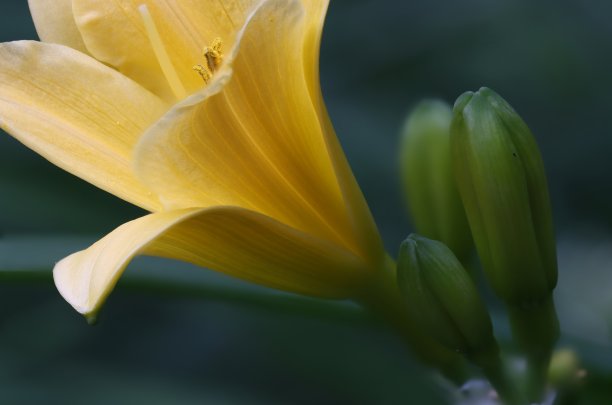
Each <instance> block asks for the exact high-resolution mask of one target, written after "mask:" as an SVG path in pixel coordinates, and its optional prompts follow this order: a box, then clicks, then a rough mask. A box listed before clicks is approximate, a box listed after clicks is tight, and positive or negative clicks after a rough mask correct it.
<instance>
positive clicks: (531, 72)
mask: <svg viewBox="0 0 612 405" xmlns="http://www.w3.org/2000/svg"><path fill="white" fill-rule="evenodd" d="M203 3H205V2H203ZM611 17H612V3H610V2H609V1H608V0H583V1H573V0H541V1H529V0H494V1H491V0H464V1H461V2H457V1H455V0H427V1H425V0H411V1H400V0H334V1H332V4H331V7H330V12H329V15H328V20H327V25H326V31H325V36H324V42H323V53H322V78H323V90H324V93H325V96H326V100H327V102H328V106H329V109H330V113H331V116H332V119H333V121H334V123H335V126H336V129H337V131H338V134H339V136H340V138H341V140H342V143H343V145H344V146H345V149H346V152H347V155H348V157H349V160H350V161H351V164H352V166H353V168H354V171H355V173H356V175H357V177H358V179H359V181H360V184H361V185H362V188H363V190H364V192H365V194H366V196H367V198H368V201H369V203H370V206H371V208H372V210H373V212H374V215H375V217H376V219H377V221H378V224H379V226H380V228H381V232H382V233H383V235H384V238H385V242H386V244H387V246H388V248H389V250H390V251H391V252H395V251H396V249H397V246H398V244H399V242H400V241H401V239H402V238H403V237H405V236H406V235H407V234H408V233H409V232H410V231H411V225H410V223H409V221H408V219H407V217H406V214H405V207H404V205H403V202H402V198H401V194H400V192H399V190H398V187H397V185H398V182H399V181H398V175H397V170H396V168H397V165H396V154H397V151H396V148H397V135H398V130H399V128H400V127H401V124H402V121H403V119H404V117H405V114H406V113H407V111H408V110H409V109H410V107H411V106H412V105H414V103H416V102H417V101H418V100H420V99H421V98H423V97H439V98H443V99H445V100H447V101H449V102H453V101H454V99H455V98H456V97H457V96H458V95H459V94H460V93H462V92H463V91H465V90H474V89H477V88H478V87H480V86H483V85H486V86H488V87H491V88H493V89H495V90H496V91H497V92H499V93H500V94H501V95H502V96H504V97H505V98H506V99H507V100H508V101H509V102H510V103H511V104H512V105H513V106H514V107H515V109H517V110H518V111H519V113H520V114H521V115H522V116H523V118H524V119H525V120H526V121H527V123H528V124H529V125H530V127H531V128H532V129H533V131H534V133H535V134H536V137H537V140H538V142H539V144H540V146H541V148H542V152H543V155H544V160H545V163H546V166H547V170H548V174H549V178H550V187H551V192H552V196H553V203H554V210H555V220H556V223H557V230H558V234H559V241H560V253H559V255H560V263H561V280H560V286H559V288H558V290H557V301H558V308H559V312H560V316H561V320H562V324H563V325H562V326H563V329H564V337H563V342H562V344H563V345H572V346H573V347H575V348H576V349H577V350H578V351H579V352H580V354H581V356H582V357H583V358H584V361H585V363H586V365H587V367H588V369H589V375H590V379H589V380H590V382H589V384H588V400H587V401H588V402H585V403H593V404H597V403H602V404H604V403H612V399H610V398H611V397H610V396H611V392H610V390H612V389H611V388H606V387H607V385H608V384H612V378H611V375H612V349H611V347H612V342H611V334H612V332H611V331H612V298H611V297H612V294H611V293H610V291H612V271H611V268H610V267H611V263H612V211H611V210H610V207H611V206H612V182H611V181H610V179H611V178H612V177H611V176H612V175H611V169H612V161H611V160H610V153H611V152H612V121H611V120H610V112H611V107H612V98H611V96H610V95H611V94H612V75H611V74H610V72H612V24H610V18H611ZM35 38H36V33H35V31H34V28H33V25H32V23H31V21H30V18H29V14H28V9H27V2H26V1H25V0H19V1H3V2H2V3H1V5H0V40H1V41H11V40H18V39H35ZM0 193H1V194H0V195H1V198H0V235H1V236H0V270H10V271H17V270H19V269H35V270H37V271H38V273H35V274H34V276H33V277H32V280H31V283H23V282H16V281H14V280H13V279H14V277H12V276H11V275H10V274H9V275H2V276H0V403H15V404H29V403H45V404H47V403H61V404H69V403H75V404H76V403H88V404H98V403H99V404H103V403H114V404H128V403H140V402H143V403H148V404H167V403H182V404H192V403H193V404H196V403H229V404H251V403H265V404H269V403H279V404H281V403H282V404H287V403H291V404H311V403H321V404H326V403H330V404H331V403H353V404H396V403H398V404H399V403H440V402H441V401H442V399H441V398H440V396H439V391H440V390H439V389H437V387H436V386H435V385H434V384H433V383H431V382H428V381H430V379H428V378H427V377H428V374H427V372H426V371H425V370H423V369H422V368H421V367H420V366H418V365H417V364H415V363H414V362H413V361H412V360H411V357H410V356H409V354H408V353H407V352H406V350H405V349H404V347H403V346H402V344H401V342H400V341H399V340H398V339H397V338H396V337H395V336H394V335H393V334H391V333H390V332H388V331H387V330H385V328H384V327H382V326H381V325H379V324H378V323H377V322H375V321H374V320H371V319H369V318H368V317H364V316H363V315H361V314H360V313H359V311H357V310H356V309H355V308H353V307H351V306H347V305H343V306H341V307H340V308H336V307H335V306H330V305H327V304H325V303H318V302H314V303H308V302H306V303H304V302H302V301H301V300H296V299H294V298H293V297H288V296H285V295H279V294H274V295H273V296H272V297H271V298H267V299H266V298H262V296H264V297H265V294H266V291H264V290H263V289H259V288H252V287H250V286H247V285H245V284H243V283H239V282H235V281H233V280H228V279H226V278H223V277H219V276H217V275H215V274H212V273H211V272H208V271H205V270H201V269H193V268H191V267H189V266H177V265H175V264H174V263H170V262H163V261H156V260H153V261H150V260H149V261H147V260H138V261H137V262H136V263H135V265H134V266H133V267H132V270H131V271H130V274H129V275H128V276H129V277H127V278H126V279H125V280H122V282H121V283H120V284H119V287H118V288H117V290H116V292H115V293H114V294H113V295H112V297H111V299H110V300H109V302H108V305H107V307H106V308H105V311H104V312H103V315H102V319H101V322H100V323H99V324H98V325H96V326H94V327H91V326H88V325H87V324H86V323H85V321H84V320H83V319H82V318H81V317H80V316H79V315H77V314H76V313H75V312H74V311H73V310H72V309H71V308H70V307H69V306H68V305H67V304H66V303H65V302H63V300H62V299H61V298H60V297H59V294H58V293H57V292H56V291H55V289H54V287H53V286H52V284H51V282H50V277H49V275H50V271H51V268H52V264H53V263H54V261H56V260H58V259H60V258H61V257H62V256H63V255H65V254H67V253H69V252H71V251H73V250H76V249H80V248H82V247H84V246H87V245H88V244H89V243H91V242H93V241H95V240H96V239H97V238H98V237H99V236H100V235H102V234H104V233H106V232H108V231H110V230H112V229H113V228H114V227H116V226H117V225H119V224H121V223H122V222H124V221H126V220H128V219H131V218H135V217H137V216H139V215H140V214H141V212H140V211H139V210H138V209H136V208H134V207H131V206H129V205H128V204H127V203H124V202H122V201H120V200H118V199H116V198H115V197H113V196H111V195H108V194H106V193H104V192H102V191H99V190H96V189H95V188H93V187H92V186H90V185H88V184H86V183H84V182H83V181H81V180H78V179H76V178H74V177H72V176H70V175H69V174H66V173H64V172H62V171H61V170H59V169H57V168H55V167H53V166H52V165H51V164H49V163H48V162H46V161H45V160H44V159H42V158H40V157H38V156H37V155H35V154H34V153H33V152H31V151H29V150H28V149H26V148H25V147H23V146H22V145H20V144H19V143H18V142H16V141H14V140H13V139H12V138H10V137H9V136H7V135H6V134H3V133H2V134H0ZM143 274H145V275H148V274H153V275H154V276H155V278H153V279H152V280H150V278H149V277H147V280H149V288H148V292H147V291H146V290H145V289H143V288H142V284H143V280H144V278H143V277H142V275H143ZM139 285H140V286H141V287H138V286H139ZM186 285H191V286H194V285H195V286H198V285H200V286H201V285H207V286H209V287H208V288H192V289H190V290H189V291H188V292H189V294H188V295H187V296H181V295H180V291H179V292H177V288H178V289H180V288H184V287H185V286H186ZM499 332H500V334H501V335H503V334H504V326H503V324H502V325H501V326H500V328H499ZM608 386H612V385H608Z"/></svg>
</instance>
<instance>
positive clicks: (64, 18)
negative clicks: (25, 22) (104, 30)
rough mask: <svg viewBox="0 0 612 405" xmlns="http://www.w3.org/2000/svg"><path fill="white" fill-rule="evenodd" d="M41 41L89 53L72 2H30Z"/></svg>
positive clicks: (37, 0)
mask: <svg viewBox="0 0 612 405" xmlns="http://www.w3.org/2000/svg"><path fill="white" fill-rule="evenodd" d="M28 5H29V6H30V13H31V14H32V19H33V20H34V25H35V26H36V32H38V36H39V37H40V40H41V41H44V42H49V43H54V44H61V45H66V46H69V47H71V48H73V49H76V50H78V51H81V52H83V53H87V48H85V43H84V42H83V37H82V36H81V33H80V32H79V29H78V28H77V26H76V23H75V21H74V14H73V13H72V0H28Z"/></svg>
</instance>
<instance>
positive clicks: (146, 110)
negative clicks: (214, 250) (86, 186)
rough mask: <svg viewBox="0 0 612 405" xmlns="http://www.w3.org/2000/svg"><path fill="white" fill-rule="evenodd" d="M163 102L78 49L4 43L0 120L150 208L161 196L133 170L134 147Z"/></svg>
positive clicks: (67, 165) (53, 156) (50, 155)
mask: <svg viewBox="0 0 612 405" xmlns="http://www.w3.org/2000/svg"><path fill="white" fill-rule="evenodd" d="M165 108H166V107H165V105H164V104H163V103H162V102H161V100H160V99H158V98H157V97H156V96H154V95H152V94H151V93H149V92H148V91H146V90H145V89H143V88H142V87H140V86H139V85H138V84H136V83H134V82H132V81H131V80H129V79H128V78H126V77H124V76H122V75H121V74H120V73H118V72H116V71H115V70H113V69H111V68H109V67H107V66H105V65H103V64H101V63H100V62H98V61H96V60H95V59H93V58H91V57H89V56H87V55H84V54H82V53H80V52H78V51H75V50H74V49H71V48H68V47H65V46H62V45H55V44H45V43H40V42H34V41H19V42H10V43H3V44H0V127H1V128H2V129H4V130H5V131H6V132H8V133H10V134H11V135H13V136H14V137H15V138H17V139H18V140H19V141H20V142H22V143H23V144H25V145H26V146H28V147H29V148H30V149H33V150H34V151H36V152H37V153H39V154H41V155H42V156H43V157H45V158H46V159H48V160H49V161H51V162H52V163H54V164H55V165H57V166H59V167H61V168H63V169H65V170H67V171H69V172H71V173H73V174H75V175H77V176H79V177H81V178H83V179H85V180H87V181H88V182H90V183H92V184H94V185H96V186H98V187H100V188H102V189H104V190H106V191H109V192H111V193H113V194H115V195H117V196H118V197H120V198H123V199H125V200H127V201H129V202H131V203H133V204H136V205H139V206H141V207H143V208H145V209H148V210H157V209H158V208H159V203H158V201H157V197H155V196H154V195H153V194H152V193H151V192H150V191H149V190H148V189H147V188H146V187H145V186H143V185H142V183H140V181H139V180H137V179H136V177H135V176H134V174H133V169H132V165H131V157H132V149H133V147H134V144H135V142H136V140H137V139H138V137H139V135H140V134H142V132H143V131H144V129H145V128H146V127H148V126H149V125H150V124H151V123H152V122H153V121H155V120H156V119H157V118H158V117H159V116H160V115H161V114H162V113H163V112H164V110H165Z"/></svg>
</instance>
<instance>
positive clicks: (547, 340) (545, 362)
mask: <svg viewBox="0 0 612 405" xmlns="http://www.w3.org/2000/svg"><path fill="white" fill-rule="evenodd" d="M508 316H509V318H510V325H511V327H512V334H513V336H514V339H515V340H516V342H517V343H518V345H519V348H520V349H521V350H522V352H523V353H524V355H525V357H526V359H527V375H526V377H527V387H526V393H527V399H528V400H529V401H531V402H535V403H539V402H541V401H542V399H543V397H544V393H545V388H546V378H547V373H548V366H549V364H550V358H551V356H552V352H553V349H554V346H555V343H556V342H557V339H558V338H559V320H558V319H557V313H556V311H555V304H554V301H553V297H552V294H550V295H549V296H548V297H546V298H545V299H544V300H543V301H541V302H539V303H537V304H536V305H531V306H517V305H509V306H508Z"/></svg>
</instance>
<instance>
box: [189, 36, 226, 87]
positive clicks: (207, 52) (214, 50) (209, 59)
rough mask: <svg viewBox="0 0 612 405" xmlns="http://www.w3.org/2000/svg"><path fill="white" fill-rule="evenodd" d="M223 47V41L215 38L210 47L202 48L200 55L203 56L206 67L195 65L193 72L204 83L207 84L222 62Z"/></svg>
mask: <svg viewBox="0 0 612 405" xmlns="http://www.w3.org/2000/svg"><path fill="white" fill-rule="evenodd" d="M222 46H223V41H222V40H221V38H215V40H214V41H213V42H212V44H211V45H210V46H207V47H206V48H204V51H202V54H203V55H204V60H205V61H206V66H203V65H195V66H194V67H193V70H195V71H196V72H197V73H198V74H199V75H200V77H201V78H202V80H204V83H208V81H209V80H210V79H211V78H212V76H213V73H215V71H216V70H217V68H218V67H219V65H221V62H223V54H222V53H221V47H222Z"/></svg>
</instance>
